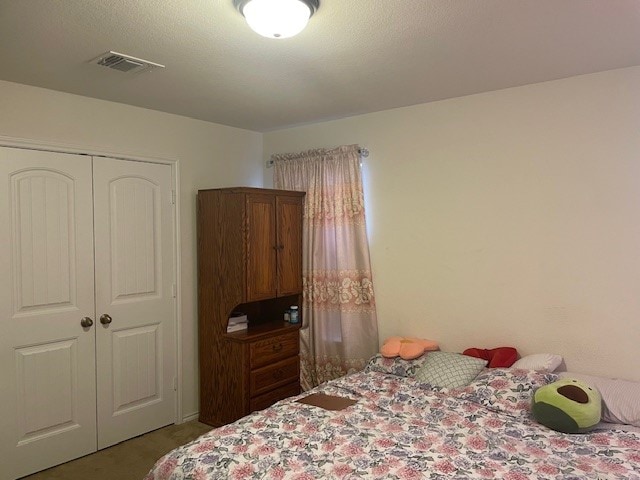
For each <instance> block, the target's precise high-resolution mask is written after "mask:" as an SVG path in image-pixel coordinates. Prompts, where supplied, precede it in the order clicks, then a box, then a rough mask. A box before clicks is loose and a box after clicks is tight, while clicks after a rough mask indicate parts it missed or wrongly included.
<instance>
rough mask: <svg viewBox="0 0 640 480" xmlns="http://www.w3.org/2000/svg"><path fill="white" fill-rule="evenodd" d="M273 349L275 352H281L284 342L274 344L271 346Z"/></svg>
mask: <svg viewBox="0 0 640 480" xmlns="http://www.w3.org/2000/svg"><path fill="white" fill-rule="evenodd" d="M271 349H272V350H273V351H274V352H279V351H280V350H282V344H281V343H279V344H277V345H273V346H272V347H271Z"/></svg>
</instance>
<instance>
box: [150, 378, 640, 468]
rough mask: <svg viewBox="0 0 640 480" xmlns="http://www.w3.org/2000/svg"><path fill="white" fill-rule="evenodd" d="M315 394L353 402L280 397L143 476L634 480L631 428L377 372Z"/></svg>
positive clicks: (638, 439) (639, 460)
mask: <svg viewBox="0 0 640 480" xmlns="http://www.w3.org/2000/svg"><path fill="white" fill-rule="evenodd" d="M315 392H322V393H326V394H329V395H338V396H342V397H349V398H352V399H357V400H358V402H357V403H356V404H355V405H353V406H351V407H349V408H347V409H345V410H342V411H327V410H324V409H321V408H319V407H314V406H310V405H306V404H301V403H297V402H294V401H292V400H291V399H288V400H284V401H282V402H279V403H278V404H276V405H274V406H273V407H271V408H268V409H267V410H264V411H262V412H256V413H254V414H252V415H249V416H248V417H245V418H243V419H241V420H239V421H237V422H235V423H233V424H230V425H227V426H224V427H221V428H217V429H215V430H212V431H211V432H210V433H208V434H205V435H203V436H202V437H200V438H199V439H197V440H195V441H194V442H192V443H189V444H187V445H185V446H183V447H180V448H178V449H176V450H174V451H172V452H170V453H169V454H167V455H166V456H164V457H163V458H161V459H160V460H159V461H158V462H157V463H156V465H155V466H154V468H153V469H152V470H151V472H149V474H148V475H147V477H146V480H167V479H172V480H178V479H189V480H204V479H227V478H230V479H258V478H259V479H300V480H316V479H322V478H331V479H338V478H340V479H356V478H370V479H374V478H385V479H444V478H447V479H483V478H484V479H505V480H524V479H566V480H568V479H576V480H577V479H581V480H582V479H625V480H640V435H639V434H637V433H632V432H624V431H621V430H613V431H610V430H608V431H596V432H592V433H590V434H584V435H566V434H563V433H558V432H554V431H552V430H549V429H547V428H545V427H542V426H540V425H538V424H536V423H535V421H533V420H532V419H531V418H530V417H529V416H527V415H525V416H513V415H509V414H508V413H506V412H504V411H495V410H494V409H488V408H487V407H485V406H483V405H482V404H481V403H479V402H476V401H474V399H473V397H467V399H464V398H460V396H459V395H458V396H456V392H455V391H444V390H438V389H434V388H431V387H430V386H429V385H425V384H420V383H418V382H417V381H416V380H414V379H412V378H405V377H398V376H394V375H388V374H384V373H378V372H370V373H363V372H361V373H356V374H352V375H349V376H346V377H343V378H341V379H338V380H334V381H332V382H329V383H328V384H325V385H322V386H320V387H318V388H317V389H316V390H315ZM305 395H306V394H302V395H300V396H301V397H302V396H305Z"/></svg>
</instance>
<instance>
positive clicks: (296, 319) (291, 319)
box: [289, 305, 300, 323]
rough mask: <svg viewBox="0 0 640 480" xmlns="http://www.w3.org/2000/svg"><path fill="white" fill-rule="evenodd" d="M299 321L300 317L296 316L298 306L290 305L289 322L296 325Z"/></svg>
mask: <svg viewBox="0 0 640 480" xmlns="http://www.w3.org/2000/svg"><path fill="white" fill-rule="evenodd" d="M299 321H300V316H299V314H298V306H297V305H291V307H290V308H289V322H291V323H298V322H299Z"/></svg>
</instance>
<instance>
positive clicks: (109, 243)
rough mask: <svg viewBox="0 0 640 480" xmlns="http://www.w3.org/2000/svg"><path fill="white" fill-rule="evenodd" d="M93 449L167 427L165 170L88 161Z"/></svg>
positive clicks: (171, 365) (169, 266) (169, 325)
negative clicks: (91, 227) (92, 262)
mask: <svg viewBox="0 0 640 480" xmlns="http://www.w3.org/2000/svg"><path fill="white" fill-rule="evenodd" d="M93 175H94V218H95V227H94V228H95V248H96V260H95V268H96V327H95V328H96V350H97V355H96V358H97V365H96V367H97V383H98V399H97V401H98V408H97V412H98V448H99V449H100V448H105V447H108V446H110V445H113V444H114V443H117V442H120V441H122V440H125V439H127V438H131V437H133V436H136V435H140V434H142V433H145V432H148V431H150V430H153V429H156V428H160V427H163V426H165V425H168V424H171V423H174V421H175V416H176V412H175V408H176V401H175V400H176V392H175V382H176V367H175V360H176V353H175V335H176V333H175V322H174V318H175V298H174V295H175V284H174V281H175V280H174V278H175V276H174V255H173V252H174V233H175V232H174V229H173V225H174V221H173V215H174V212H173V205H172V203H173V202H172V189H171V183H172V182H171V166H170V165H160V164H153V163H144V162H132V161H126V160H116V159H112V158H99V157H96V158H94V160H93Z"/></svg>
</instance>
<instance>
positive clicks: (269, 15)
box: [233, 0, 320, 38]
mask: <svg viewBox="0 0 640 480" xmlns="http://www.w3.org/2000/svg"><path fill="white" fill-rule="evenodd" d="M233 4H234V5H235V6H236V8H237V9H238V10H239V11H240V13H242V15H244V18H245V19H246V20H247V23H248V24H249V26H250V27H251V29H252V30H254V31H255V32H256V33H259V34H260V35H262V36H263V37H268V38H287V37H293V36H294V35H297V34H298V33H300V32H301V31H302V30H304V27H306V26H307V22H308V21H309V18H311V16H312V15H313V14H314V13H315V12H316V10H317V9H318V6H319V4H320V1H319V0H233Z"/></svg>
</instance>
